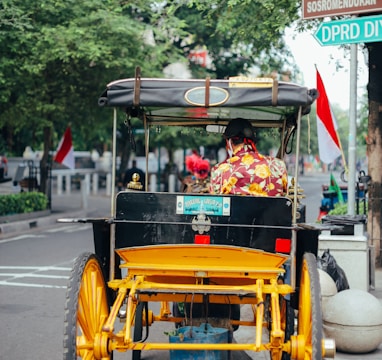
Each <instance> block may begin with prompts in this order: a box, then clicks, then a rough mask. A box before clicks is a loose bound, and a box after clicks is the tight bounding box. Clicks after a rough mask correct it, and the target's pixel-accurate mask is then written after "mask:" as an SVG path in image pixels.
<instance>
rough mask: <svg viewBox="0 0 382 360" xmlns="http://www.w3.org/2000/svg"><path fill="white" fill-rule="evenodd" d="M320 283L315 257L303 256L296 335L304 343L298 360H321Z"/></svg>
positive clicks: (308, 254) (297, 357) (310, 255)
mask: <svg viewBox="0 0 382 360" xmlns="http://www.w3.org/2000/svg"><path fill="white" fill-rule="evenodd" d="M320 292H321V291H320V281H319V277H318V271H317V262H316V257H315V256H314V255H313V254H311V253H306V254H304V256H303V260H302V267H301V281H300V290H299V305H298V331H297V335H298V338H299V343H300V340H303V342H304V343H305V350H304V352H301V351H300V350H299V351H298V354H295V355H296V356H293V358H296V359H298V360H321V359H322V314H321V305H320Z"/></svg>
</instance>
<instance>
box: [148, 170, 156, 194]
mask: <svg viewBox="0 0 382 360" xmlns="http://www.w3.org/2000/svg"><path fill="white" fill-rule="evenodd" d="M149 188H150V191H151V192H155V191H156V188H157V176H156V174H151V176H150V184H149Z"/></svg>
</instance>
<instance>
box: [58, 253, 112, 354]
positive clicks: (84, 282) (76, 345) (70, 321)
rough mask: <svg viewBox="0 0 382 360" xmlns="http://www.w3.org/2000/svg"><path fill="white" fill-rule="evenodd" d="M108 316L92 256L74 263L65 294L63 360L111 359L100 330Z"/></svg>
mask: <svg viewBox="0 0 382 360" xmlns="http://www.w3.org/2000/svg"><path fill="white" fill-rule="evenodd" d="M108 315H109V305H108V301H107V294H106V283H105V280H104V277H103V273H102V270H101V266H100V262H99V260H98V258H97V257H96V255H94V254H92V253H83V254H81V255H80V256H79V257H78V258H77V259H76V261H75V263H74V266H73V269H72V273H71V276H70V279H69V284H68V288H67V292H66V303H65V322H64V359H65V360H73V359H86V360H93V359H103V360H107V359H111V358H112V354H110V353H109V351H108V340H107V339H105V338H104V337H102V336H101V329H102V326H103V325H104V323H105V321H106V320H107V317H108Z"/></svg>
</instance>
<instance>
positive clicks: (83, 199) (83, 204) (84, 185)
mask: <svg viewBox="0 0 382 360" xmlns="http://www.w3.org/2000/svg"><path fill="white" fill-rule="evenodd" d="M87 188H88V181H87V180H86V177H85V179H83V180H81V207H82V209H87V208H88V194H87Z"/></svg>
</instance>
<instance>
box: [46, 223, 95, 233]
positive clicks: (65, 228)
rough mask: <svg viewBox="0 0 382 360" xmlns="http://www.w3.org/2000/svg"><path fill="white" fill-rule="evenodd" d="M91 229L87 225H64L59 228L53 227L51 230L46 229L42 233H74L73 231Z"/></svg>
mask: <svg viewBox="0 0 382 360" xmlns="http://www.w3.org/2000/svg"><path fill="white" fill-rule="evenodd" d="M90 227H91V225H89V224H77V225H70V224H69V225H65V226H60V227H53V228H51V229H46V230H44V232H46V233H57V232H66V233H68V232H69V233H70V232H75V231H83V230H87V229H89V228H90Z"/></svg>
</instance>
